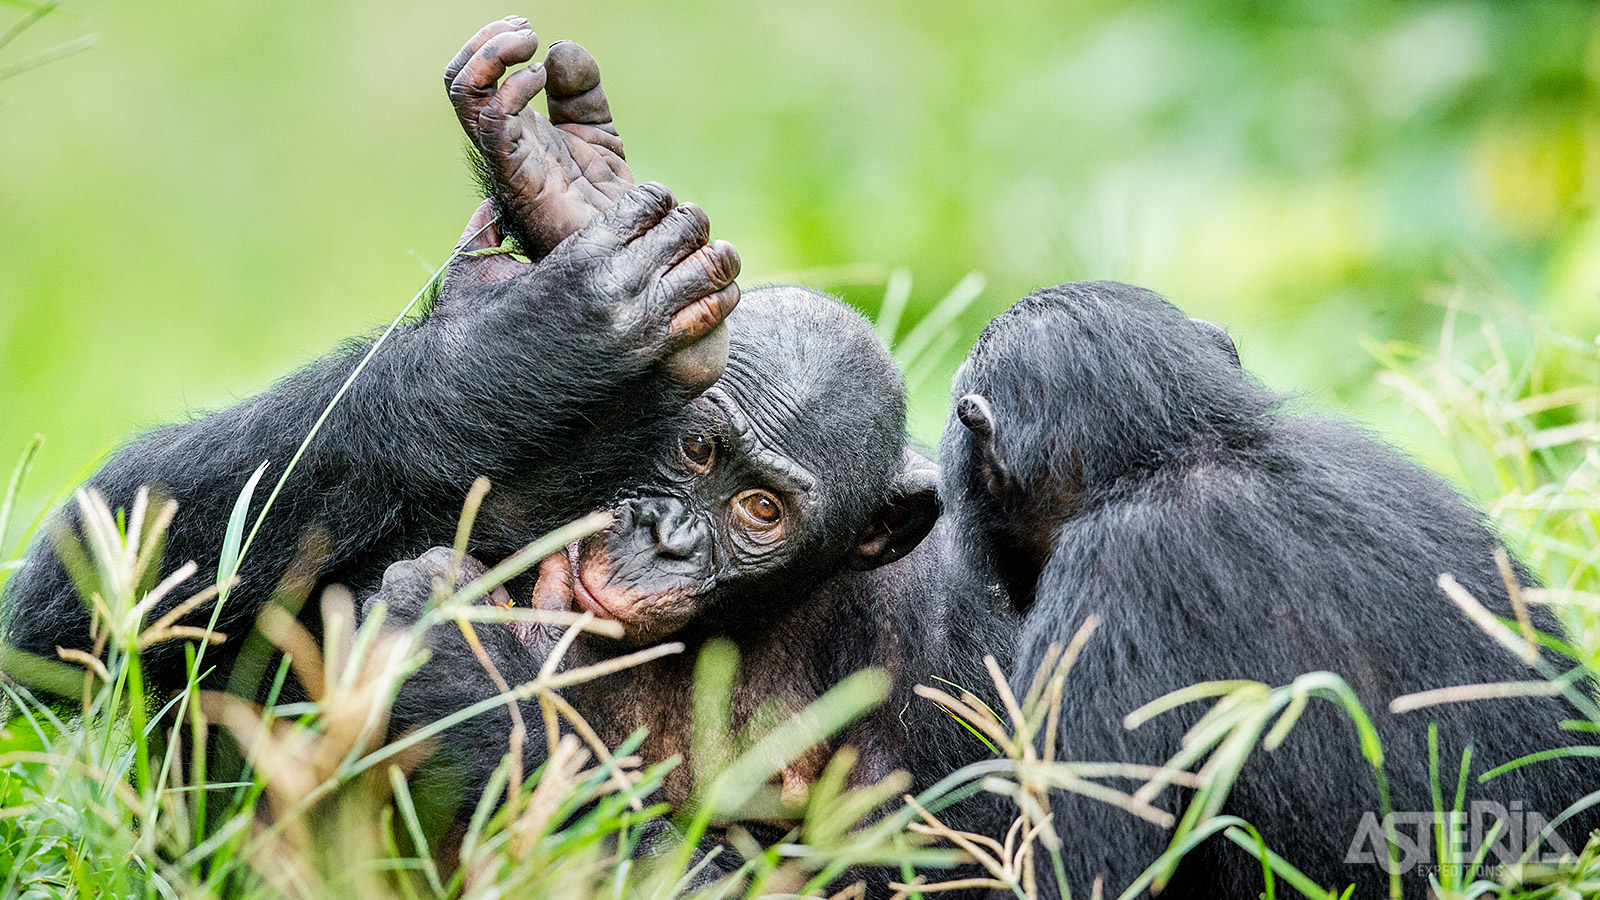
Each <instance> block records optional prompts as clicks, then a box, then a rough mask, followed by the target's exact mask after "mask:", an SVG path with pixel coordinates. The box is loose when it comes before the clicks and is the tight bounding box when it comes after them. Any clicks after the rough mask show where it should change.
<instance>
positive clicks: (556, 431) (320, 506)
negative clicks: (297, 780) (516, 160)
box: [6, 184, 738, 686]
mask: <svg viewBox="0 0 1600 900" xmlns="http://www.w3.org/2000/svg"><path fill="white" fill-rule="evenodd" d="M708 233H709V225H708V223H707V222H706V220H705V215H704V214H703V213H702V212H700V210H699V209H698V208H696V207H694V206H692V205H687V204H686V205H683V206H676V205H675V203H674V201H673V199H672V196H671V194H670V193H669V192H667V190H666V189H665V188H662V187H661V186H659V185H653V184H647V185H643V186H641V187H639V188H636V189H634V190H633V191H632V192H630V193H628V194H627V195H625V196H624V197H623V198H622V200H620V201H619V202H618V204H617V205H616V206H614V207H612V208H611V209H610V210H608V211H607V212H606V214H605V215H604V216H602V217H601V218H599V219H597V220H596V221H595V222H593V223H592V224H590V225H589V226H587V227H585V228H584V229H583V230H582V231H580V232H578V233H577V234H574V235H573V236H572V237H571V238H569V239H568V240H566V241H564V242H562V243H561V244H560V245H559V246H558V247H557V248H556V249H555V250H554V251H553V252H552V253H551V254H550V256H549V257H548V258H546V259H545V260H544V261H543V262H542V263H541V264H539V265H538V266H525V265H521V264H518V263H516V262H514V261H513V260H511V259H510V258H509V257H504V256H489V257H463V258H462V259H461V260H459V261H458V263H457V264H456V265H454V266H452V271H451V272H450V274H449V275H448V277H447V278H446V280H445V283H444V286H443V288H442V290H441V293H440V298H439V301H438V303H437V305H436V306H435V308H434V309H433V310H432V312H431V314H430V315H428V316H427V317H426V318H424V319H422V320H420V321H418V322H415V323H412V324H410V325H407V326H405V327H403V328H401V329H398V330H397V331H395V333H394V334H392V335H391V336H390V338H389V340H388V341H387V342H386V343H385V344H384V345H383V346H382V347H381V348H379V350H378V352H377V353H376V354H375V355H374V356H373V357H372V359H371V362H370V363H369V364H368V367H367V369H366V370H365V371H364V372H363V373H362V374H361V375H360V377H358V378H357V379H356V380H355V382H354V383H353V384H352V386H351V387H350V389H349V391H348V392H347V393H346V395H345V396H344V398H343V399H342V400H341V401H340V403H339V404H338V405H337V406H336V407H335V408H334V409H333V411H332V412H331V413H330V414H329V416H328V419H327V421H326V422H325V423H324V425H323V427H322V430H321V432H320V433H319V434H318V436H317V438H316V439H315V440H314V441H312V443H311V445H310V446H309V447H308V448H307V451H306V454H305V456H304V457H303V458H302V459H301V460H300V461H299V463H298V464H297V467H296V469H295V472H294V474H293V476H292V477H291V478H290V479H289V481H288V482H287V484H286V485H285V488H284V491H283V493H282V495H280V496H279V497H278V499H277V501H276V503H275V505H274V507H273V509H272V512H271V514H270V515H269V516H268V517H267V519H266V521H265V522H264V524H263V526H262V530H261V533H260V534H258V535H257V536H256V539H255V542H254V544H253V545H252V546H251V550H250V554H249V557H248V558H247V560H246V561H245V564H244V566H243V569H242V571H241V572H240V576H241V581H240V583H239V585H238V586H237V587H236V588H235V589H234V591H233V595H232V597H231V598H230V599H229V601H228V603H227V606H226V608H225V609H224V610H223V612H222V615H221V618H220V620H219V622H220V624H219V626H218V627H219V629H220V630H221V631H222V632H223V633H225V634H227V635H229V636H230V637H231V638H232V639H233V641H234V644H235V645H236V644H237V642H238V639H239V638H240V637H242V636H243V632H244V631H245V630H246V629H247V627H248V625H249V623H250V621H251V620H252V617H253V616H254V614H255V612H256V611H257V610H258V609H259V608H260V607H261V605H262V604H263V603H264V602H265V601H266V599H267V598H268V596H269V595H270V592H271V590H272V588H273V586H274V585H275V584H276V583H277V581H278V579H279V578H280V576H281V575H282V573H283V572H284V570H285V569H286V567H287V566H288V564H289V562H290V560H291V559H292V558H293V555H294V553H295V551H296V546H297V543H298V540H299V538H300V536H301V535H302V534H303V533H305V532H307V531H309V530H310V529H312V528H316V527H320V528H322V529H325V530H326V531H327V532H328V537H329V546H330V557H329V559H328V561H327V563H326V565H325V566H324V568H323V570H322V580H323V581H325V582H328V581H344V582H347V583H350V584H352V585H355V586H358V587H359V586H361V585H363V584H367V583H370V582H371V581H372V580H373V579H374V578H375V576H376V575H377V573H380V572H381V571H382V569H383V567H384V566H385V565H386V564H387V563H389V562H391V561H393V560H394V559H396V558H401V557H404V556H409V555H411V554H412V553H415V552H416V551H417V548H418V547H419V546H420V547H426V546H429V545H430V544H447V543H450V541H451V536H452V535H453V533H454V529H455V522H456V518H457V514H458V513H459V510H460V506H461V503H462V500H463V498H464V497H465V495H466V492H467V489H468V487H469V486H470V485H471V483H472V481H473V479H475V478H477V477H478V476H480V475H484V476H488V477H489V478H490V479H491V480H492V481H493V482H494V483H495V484H497V485H501V486H503V487H504V494H505V495H506V497H507V498H508V499H506V500H504V501H502V502H503V504H505V505H506V508H505V509H502V510H500V512H501V513H502V515H500V516H497V517H494V518H496V519H497V520H498V524H499V529H498V532H495V531H493V530H491V531H490V533H488V534H487V535H486V536H485V538H484V540H485V541H486V542H487V543H488V544H490V545H491V546H490V547H488V548H487V549H485V548H479V549H480V552H484V553H494V552H499V550H500V549H502V548H504V547H509V546H513V545H514V544H515V543H517V542H521V541H526V540H528V539H531V538H532V537H534V536H536V535H537V534H538V533H539V532H541V531H543V530H547V529H549V528H551V527H554V526H555V525H558V524H561V523H563V522H565V521H568V520H570V519H572V518H575V517H577V516H578V515H581V514H582V513H585V512H588V511H589V510H591V509H593V508H595V507H596V506H599V505H601V504H602V503H603V502H604V501H605V500H606V499H608V496H609V492H610V490H611V489H612V488H613V487H614V485H615V484H616V483H618V482H617V481H616V480H615V479H614V478H612V477H609V475H610V473H611V472H613V471H615V470H616V469H618V468H619V467H623V466H626V465H627V464H628V460H629V459H631V458H632V454H633V452H634V451H633V448H634V447H652V448H653V446H654V444H655V441H654V440H652V439H650V438H648V437H646V436H645V433H646V432H649V431H650V430H652V429H653V428H654V427H655V424H654V423H658V422H660V421H661V420H662V419H664V418H665V416H666V415H667V414H669V413H670V412H671V411H672V410H673V409H675V408H676V407H677V406H678V405H681V404H682V403H683V402H684V401H686V400H687V399H689V398H690V397H692V396H693V395H694V394H696V393H698V391H699V390H702V389H703V388H704V387H705V385H704V384H683V383H681V382H679V381H676V380H674V379H672V378H670V377H669V376H668V375H667V374H666V373H667V372H668V371H670V370H671V367H670V366H663V365H662V363H663V361H665V360H667V359H668V357H669V356H670V355H671V354H673V353H674V352H676V351H679V350H681V349H682V348H683V347H685V346H686V345H689V344H692V343H693V342H694V341H695V340H697V339H698V338H700V337H702V336H704V335H705V334H706V333H708V332H709V331H711V330H712V329H713V328H715V326H716V325H717V324H719V323H720V322H721V320H722V318H723V317H724V316H726V315H727V313H728V312H729V311H731V309H732V307H733V305H734V304H735V303H737V300H738V288H737V287H736V286H735V285H734V283H733V278H734V277H735V276H736V275H737V273H738V255H737V254H736V253H735V252H734V251H733V248H732V247H730V246H728V245H727V244H725V243H723V242H713V243H707V235H708ZM473 235H478V237H477V238H476V239H475V240H469V241H468V242H467V243H466V244H465V245H464V247H465V248H466V249H469V250H470V249H476V248H477V247H480V246H485V245H488V246H492V245H493V244H497V243H498V242H499V235H498V233H496V232H494V229H493V227H492V210H491V209H490V208H489V207H488V206H487V205H485V206H484V207H480V210H479V213H478V215H477V216H476V217H475V218H474V222H473V223H472V224H471V225H469V228H468V236H469V238H471V237H472V236H473ZM369 347H370V344H369V343H357V344H353V345H351V346H349V347H347V348H345V349H344V350H342V351H340V352H336V353H334V354H332V355H330V356H327V357H325V358H323V359H320V360H318V361H316V362H314V363H312V364H310V365H308V366H306V367H305V368H303V369H301V370H300V371H298V372H296V373H294V374H293V375H290V376H289V377H288V378H286V379H284V380H283V381H282V382H280V383H279V384H277V385H276V386H274V387H273V388H272V389H271V390H269V391H267V392H266V393H264V394H262V395H260V396H258V397H255V398H252V399H250V400H246V401H245V402H243V403H240V404H238V405H236V406H233V407H231V408H229V409H226V410H223V411H221V412H218V413H214V414H212V415H209V416H205V417H202V418H200V419H197V420H195V421H192V422H189V423H185V424H181V425H173V426H168V427H165V428H161V429H158V430H156V431H154V432H151V433H150V434H147V435H146V436H144V437H143V438H140V439H138V440H136V441H134V442H132V443H130V444H128V445H127V446H125V447H123V448H122V449H121V450H120V451H119V452H118V453H117V454H116V455H115V457H114V458H113V459H112V460H111V461H110V462H109V463H108V464H107V465H106V466H105V468H103V469H102V470H101V471H100V472H99V473H98V474H96V475H95V476H94V477H93V478H92V479H91V480H90V482H89V485H88V486H89V487H92V488H94V489H96V490H98V491H100V492H101V493H102V494H104V495H105V496H106V499H107V500H108V501H109V502H110V504H111V505H112V506H113V507H114V508H115V507H118V506H127V505H129V504H130V503H131V502H132V500H133V496H134V493H135V491H136V490H137V489H138V487H139V486H141V485H152V486H154V487H156V488H157V489H159V490H160V491H161V492H162V493H164V494H165V495H166V496H168V497H170V498H172V499H174V500H176V501H177V502H178V510H179V511H178V516H177V518H176V519H175V520H174V523H173V526H172V528H171V531H170V532H169V534H168V539H167V547H166V553H165V562H164V564H163V569H164V570H165V571H171V570H172V569H175V568H176V567H178V566H179V565H181V564H183V563H184V562H186V561H188V560H191V559H192V560H195V561H196V562H197V563H198V564H199V566H200V572H199V574H198V576H197V577H196V578H194V579H192V581H191V584H192V585H193V586H194V587H195V588H196V589H198V587H200V586H202V585H204V584H207V583H209V582H210V581H212V580H214V579H215V576H216V569H217V564H218V557H219V555H220V551H221V544H222V539H223V533H224V529H225V526H226V522H227V519H228V515H229V512H230V510H231V508H232V505H233V503H234V499H235V498H236V497H237V496H238V493H239V491H240V489H241V488H242V487H243V486H244V483H245V481H246V479H247V478H248V477H249V475H250V473H251V472H252V471H253V470H254V469H255V468H256V467H257V466H258V465H260V463H261V462H262V461H263V460H266V461H268V462H269V464H268V466H267V471H266V476H265V478H264V481H265V482H266V484H272V483H273V482H274V481H275V480H276V478H277V477H278V475H279V474H280V473H281V472H282V471H283V467H284V466H285V465H286V464H287V463H288V461H289V459H290V457H291V456H292V455H293V453H294V450H295V448H296V447H297V446H298V445H299V442H300V441H301V439H302V438H303V437H304V436H305V435H306V434H307V433H308V432H309V431H310V429H311V428H312V426H313V424H314V423H315V421H316V419H317V417H318V416H319V415H320V414H321V412H322V410H323V409H324V408H325V406H326V405H327V404H328V402H329V401H330V400H331V399H332V398H333V396H334V394H335V393H336V392H337V391H338V389H339V387H340V385H341V384H343V383H344V381H345V379H346V378H347V377H348V376H349V375H350V373H351V371H352V370H353V369H354V367H355V366H356V365H357V364H358V362H359V360H360V359H361V357H362V356H363V355H364V354H365V353H366V351H367V350H368V349H369ZM597 410H598V411H600V413H598V414H597V412H596V411H597ZM595 421H600V422H601V423H602V427H605V428H608V429H614V430H615V433H612V434H599V433H596V431H595V426H594V424H593V423H594V422H595ZM267 493H268V491H267V490H265V489H262V490H260V491H258V492H257V494H256V499H255V502H254V505H253V507H252V509H251V514H252V517H253V516H254V514H256V513H257V512H258V511H259V510H260V508H261V504H262V503H263V502H264V501H265V499H266V495H267ZM496 493H497V494H499V493H501V492H499V491H497V492H496ZM60 517H61V522H62V524H65V525H67V526H69V527H72V528H76V527H77V525H78V522H77V512H76V510H75V509H73V508H71V507H70V506H69V507H68V508H67V509H65V510H63V511H62V512H61V513H60ZM251 521H253V518H252V520H251ZM513 532H517V533H513ZM176 593H178V594H180V595H186V594H187V593H188V592H187V591H179V592H176ZM8 594H9V596H8V600H7V604H6V606H7V611H6V619H7V629H6V639H7V642H8V643H11V644H12V645H13V646H16V647H19V648H21V649H23V650H27V651H30V652H33V653H37V654H41V655H47V656H54V654H55V648H56V647H57V646H58V645H59V646H66V647H80V648H81V647H86V646H87V645H88V628H89V620H88V615H87V612H86V610H85V608H84V606H83V604H82V601H81V600H80V599H79V598H78V597H77V596H76V595H75V594H74V592H73V590H72V588H71V586H70V581H69V579H68V578H67V576H66V573H65V572H64V571H63V569H62V566H61V564H60V562H59V560H58V559H57V558H56V554H55V553H54V551H53V549H52V548H51V547H50V546H49V544H48V541H43V540H42V541H40V542H39V543H38V544H37V545H36V546H35V547H34V548H33V550H32V551H31V554H30V557H29V559H28V561H27V563H26V565H25V566H24V568H23V569H22V570H21V571H19V572H18V573H17V574H16V576H15V577H14V578H13V579H12V580H11V582H10V584H9V588H8ZM179 599H181V597H173V598H171V600H169V601H168V602H169V603H171V602H176V601H177V600H179ZM160 612H161V609H158V610H157V611H156V612H155V613H153V614H152V616H155V615H159V614H160ZM211 612H212V609H211V607H210V606H203V607H201V608H200V609H199V610H197V611H196V612H195V613H194V614H192V615H191V616H190V617H189V618H188V619H187V620H186V621H187V622H189V623H192V624H204V623H205V622H206V621H208V620H209V618H210V615H211ZM227 656H228V654H227V652H226V650H223V651H222V652H220V653H219V654H217V655H213V656H211V659H213V660H218V661H222V660H226V658H227ZM182 659H183V651H182V647H181V646H179V645H177V644H175V643H169V644H166V645H161V646H158V647H156V648H154V649H153V650H152V652H151V654H150V656H149V657H148V658H147V660H146V671H147V673H152V678H153V683H154V684H156V685H161V686H171V685H173V684H176V683H181V681H182V672H181V662H182Z"/></svg>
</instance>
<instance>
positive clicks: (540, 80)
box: [478, 63, 545, 141]
mask: <svg viewBox="0 0 1600 900" xmlns="http://www.w3.org/2000/svg"><path fill="white" fill-rule="evenodd" d="M544 85H545V70H544V66H541V65H539V64H537V63H535V64H534V65H531V66H529V67H527V68H526V69H518V70H517V71H516V72H513V73H512V74H511V77H509V78H507V79H506V80H505V82H504V83H503V84H501V85H500V89H499V90H497V91H495V92H494V96H493V97H491V98H490V99H489V102H488V103H486V104H485V105H484V107H483V110H482V111H481V112H480V113H478V124H479V129H480V135H479V136H480V137H481V138H482V139H483V140H485V141H493V140H495V139H497V138H502V137H509V135H507V134H506V127H505V123H506V122H507V121H509V120H510V119H512V118H513V117H514V116H516V115H518V114H519V113H521V112H522V111H523V110H524V109H526V108H527V106H528V101H530V100H532V99H533V98H534V96H536V95H537V94H538V93H539V92H540V91H542V90H544Z"/></svg>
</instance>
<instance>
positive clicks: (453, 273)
mask: <svg viewBox="0 0 1600 900" xmlns="http://www.w3.org/2000/svg"><path fill="white" fill-rule="evenodd" d="M504 239H505V233H504V232H503V231H502V230H501V229H500V210H499V207H498V206H496V204H495V202H494V201H493V200H485V201H483V202H482V203H480V204H478V208H477V210H475V211H474V212H473V213H472V218H471V219H470V220H469V221H468V222H467V230H466V231H465V232H463V233H462V235H461V241H460V243H458V244H456V256H455V258H454V259H452V260H451V262H450V271H449V272H447V273H445V276H444V284H443V285H442V286H441V287H440V288H439V300H438V304H437V305H436V306H435V307H434V308H435V310H438V311H443V312H447V313H448V312H451V311H453V310H455V309H458V308H462V307H463V305H470V304H471V303H472V300H473V297H474V296H476V294H475V292H474V290H473V289H472V288H471V286H472V285H481V284H493V283H495V282H499V281H509V280H510V279H512V278H515V277H517V276H518V275H521V274H523V273H524V272H527V271H529V270H530V269H532V268H533V267H532V266H530V265H528V264H527V263H524V262H520V261H518V260H517V258H516V257H514V256H511V255H510V254H506V253H495V254H489V255H484V256H473V255H471V254H473V253H475V252H477V251H481V250H492V249H494V248H496V247H499V246H500V242H501V241H502V240H504ZM480 293H481V292H480Z"/></svg>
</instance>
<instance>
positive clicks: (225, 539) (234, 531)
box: [217, 459, 269, 597]
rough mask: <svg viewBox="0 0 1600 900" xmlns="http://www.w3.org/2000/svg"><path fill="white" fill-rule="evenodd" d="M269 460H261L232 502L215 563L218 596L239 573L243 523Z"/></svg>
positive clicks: (225, 592)
mask: <svg viewBox="0 0 1600 900" xmlns="http://www.w3.org/2000/svg"><path fill="white" fill-rule="evenodd" d="M268 462H269V460H265V459H264V460H262V461H261V465H259V466H256V470H255V472H254V473H252V474H251V476H250V478H249V480H247V481H246V482H245V483H244V489H243V490H241V491H239V496H238V497H236V498H235V499H234V501H233V512H231V513H229V514H228V530H227V531H226V532H224V534H223V536H222V557H221V559H220V560H219V561H218V562H217V584H218V585H219V586H220V588H221V590H220V591H219V592H218V593H219V595H220V596H222V597H226V596H227V594H228V582H229V581H230V580H232V579H233V576H234V575H235V574H237V573H238V571H239V548H240V545H241V544H242V543H243V541H244V522H245V519H246V518H248V517H249V515H250V500H251V499H252V498H253V497H255V494H256V485H258V484H260V483H261V476H262V475H265V474H266V472H267V463H268Z"/></svg>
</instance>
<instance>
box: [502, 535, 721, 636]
mask: <svg viewBox="0 0 1600 900" xmlns="http://www.w3.org/2000/svg"><path fill="white" fill-rule="evenodd" d="M623 562H624V563H625V562H627V560H623ZM627 568H629V567H627V566H625V565H617V564H616V561H615V560H614V557H613V555H612V553H611V552H610V549H609V548H608V547H607V546H606V532H601V533H600V534H595V535H591V536H590V537H588V538H586V539H584V540H581V541H573V542H572V543H570V544H568V545H567V546H566V547H565V548H563V549H562V550H560V551H558V552H556V553H552V554H550V555H549V556H547V557H545V558H544V559H543V560H542V561H541V562H540V563H539V575H538V580H537V582H536V584H535V585H534V589H533V602H532V605H533V607H534V608H535V609H547V610H558V611H562V612H590V613H593V614H594V615H595V616H596V617H597V618H601V619H609V620H611V621H613V622H616V623H617V624H618V625H620V626H622V630H623V637H622V641H623V642H624V643H628V644H644V643H649V642H652V641H656V640H660V639H662V638H664V637H666V636H667V635H669V634H671V633H672V632H674V631H677V630H678V629H679V628H681V627H683V625H684V624H685V623H686V622H687V621H688V620H689V618H690V617H691V615H692V614H693V612H694V606H695V593H696V592H695V588H696V587H697V586H698V585H696V584H693V583H688V582H685V581H684V580H682V579H678V578H671V579H667V584H666V586H664V587H662V588H655V589H649V588H647V587H646V586H644V585H640V584H637V583H634V581H635V579H634V578H631V577H629V573H627V572H626V571H625V570H626V569H627ZM650 587H654V586H653V585H652V586H650ZM519 636H523V635H522V634H520V633H519ZM534 639H535V636H534V635H532V634H528V635H526V636H523V641H524V643H527V644H529V646H533V643H534V642H535V640H534Z"/></svg>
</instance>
